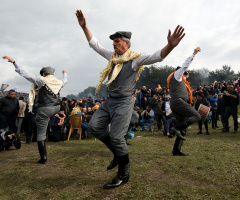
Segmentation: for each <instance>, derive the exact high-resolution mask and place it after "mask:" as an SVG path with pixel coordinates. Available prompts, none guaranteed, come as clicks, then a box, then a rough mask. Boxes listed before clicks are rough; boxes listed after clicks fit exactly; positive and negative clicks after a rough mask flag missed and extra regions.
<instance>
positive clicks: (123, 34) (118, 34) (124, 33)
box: [109, 31, 132, 40]
mask: <svg viewBox="0 0 240 200" xmlns="http://www.w3.org/2000/svg"><path fill="white" fill-rule="evenodd" d="M131 36H132V33H131V32H127V31H118V32H116V33H114V34H112V35H110V36H109V37H110V39H111V40H113V39H114V38H116V37H125V38H128V39H129V40H130V39H131Z"/></svg>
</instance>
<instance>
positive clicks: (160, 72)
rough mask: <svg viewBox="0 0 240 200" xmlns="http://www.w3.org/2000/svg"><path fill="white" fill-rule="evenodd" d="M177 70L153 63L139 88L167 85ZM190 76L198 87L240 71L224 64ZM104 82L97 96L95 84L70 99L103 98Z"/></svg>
mask: <svg viewBox="0 0 240 200" xmlns="http://www.w3.org/2000/svg"><path fill="white" fill-rule="evenodd" d="M174 71H175V68H174V67H172V66H168V65H166V66H160V67H158V66H156V65H151V66H150V67H144V69H143V71H142V73H141V76H140V78H139V80H138V81H137V88H138V89H141V88H142V86H146V87H147V88H156V87H157V85H158V84H160V85H161V87H166V86H167V77H168V76H169V74H171V73H172V72H174ZM188 72H189V78H188V81H189V82H191V86H192V87H193V88H194V87H197V86H200V85H201V86H202V85H204V84H206V85H209V84H212V83H213V82H214V81H223V80H225V81H228V80H232V79H234V78H236V77H239V76H240V72H237V73H235V72H234V71H233V70H232V69H231V67H230V66H228V65H224V66H222V68H221V69H216V70H214V71H210V70H209V69H207V68H202V69H197V70H194V69H193V70H189V71H188ZM105 83H106V82H104V83H103V84H102V85H101V88H100V90H99V92H98V94H97V95H96V96H95V89H96V87H94V86H89V87H88V88H86V89H85V90H84V91H82V92H79V93H78V94H77V95H74V94H70V95H67V98H68V99H81V98H83V97H89V96H91V97H96V98H102V97H106V96H107V90H106V88H107V86H106V85H105Z"/></svg>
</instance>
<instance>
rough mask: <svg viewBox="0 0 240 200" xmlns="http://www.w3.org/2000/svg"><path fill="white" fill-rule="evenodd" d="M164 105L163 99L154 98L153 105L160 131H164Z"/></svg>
mask: <svg viewBox="0 0 240 200" xmlns="http://www.w3.org/2000/svg"><path fill="white" fill-rule="evenodd" d="M163 103H164V101H162V98H161V97H156V95H155V97H154V101H153V105H154V107H155V117H156V119H157V124H158V130H161V129H162V124H163V123H164V122H165V120H164V115H163Z"/></svg>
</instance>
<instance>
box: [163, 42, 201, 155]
mask: <svg viewBox="0 0 240 200" xmlns="http://www.w3.org/2000/svg"><path fill="white" fill-rule="evenodd" d="M200 51H201V49H200V48H199V47H197V48H196V49H194V52H193V55H192V56H190V57H189V58H188V59H187V60H186V61H185V62H184V63H183V65H182V67H178V68H177V70H176V71H175V72H173V73H172V74H170V75H169V77H168V79H167V86H168V88H169V89H170V95H171V102H170V107H171V110H172V112H173V114H174V116H175V117H176V118H177V121H178V122H177V124H176V126H175V127H174V128H172V131H173V132H174V133H175V134H176V135H177V138H176V140H175V144H174V147H173V151H172V153H173V155H174V156H175V155H177V156H187V155H188V154H187V153H183V152H181V146H182V143H183V140H185V138H184V135H185V132H184V131H183V130H184V129H186V128H187V127H188V126H189V125H190V124H193V123H195V122H198V121H199V120H201V117H200V115H199V114H198V112H197V111H196V110H195V109H194V108H193V107H192V106H191V105H190V104H192V103H193V96H192V93H191V87H190V83H189V82H188V81H187V80H186V79H185V78H184V77H183V73H184V72H185V71H186V70H187V68H188V66H189V65H190V64H191V62H192V60H193V58H194V56H195V55H196V54H197V53H198V52H200ZM188 101H189V102H190V104H189V103H187V102H188Z"/></svg>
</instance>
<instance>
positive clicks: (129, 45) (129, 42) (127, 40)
mask: <svg viewBox="0 0 240 200" xmlns="http://www.w3.org/2000/svg"><path fill="white" fill-rule="evenodd" d="M122 40H123V42H128V48H130V47H131V41H130V40H129V39H128V38H125V37H123V36H122Z"/></svg>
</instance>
